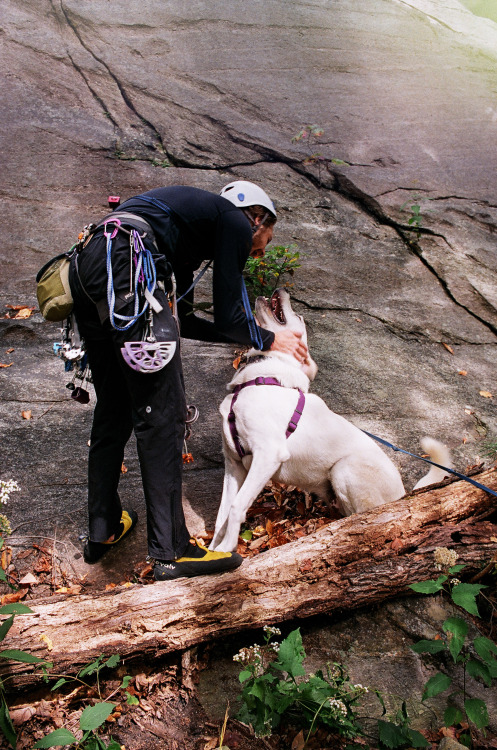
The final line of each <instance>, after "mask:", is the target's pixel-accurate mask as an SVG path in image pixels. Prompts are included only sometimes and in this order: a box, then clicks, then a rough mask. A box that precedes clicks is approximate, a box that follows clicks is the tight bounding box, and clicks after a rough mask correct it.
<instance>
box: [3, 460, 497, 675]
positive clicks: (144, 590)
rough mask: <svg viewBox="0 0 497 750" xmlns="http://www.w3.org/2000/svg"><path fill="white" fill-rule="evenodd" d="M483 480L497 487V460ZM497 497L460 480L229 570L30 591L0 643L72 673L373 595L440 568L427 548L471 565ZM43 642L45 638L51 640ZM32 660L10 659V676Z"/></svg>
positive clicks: (343, 606)
mask: <svg viewBox="0 0 497 750" xmlns="http://www.w3.org/2000/svg"><path fill="white" fill-rule="evenodd" d="M478 479H479V481H481V482H482V483H484V484H486V485H487V486H489V487H490V488H491V489H497V471H496V469H490V470H488V471H486V472H484V473H482V474H481V475H479V477H478ZM495 509H496V504H495V498H494V497H492V496H491V495H490V494H488V493H486V492H484V491H482V490H480V489H477V488H475V487H473V486H472V485H469V484H467V483H465V482H462V481H458V482H454V483H452V484H447V485H445V486H442V487H438V488H436V489H431V490H430V489H428V490H425V491H418V492H417V493H415V494H412V495H410V496H408V497H406V498H404V499H402V500H400V501H397V502H394V503H390V504H388V505H384V506H382V507H380V508H376V509H375V510H372V511H369V512H367V513H363V514H359V515H356V516H350V517H348V518H343V519H340V520H338V521H334V522H332V523H330V524H329V525H327V526H324V527H322V528H321V529H320V530H318V531H316V532H314V533H313V534H311V535H309V536H308V537H304V538H302V539H299V540H298V541H296V542H292V543H290V544H287V545H285V546H282V547H277V548H274V549H271V550H268V551H267V552H264V553H262V554H260V555H257V556H256V557H254V558H252V559H250V560H246V561H245V562H244V563H243V565H242V566H241V567H240V568H239V569H238V570H236V571H234V572H232V573H226V574H223V575H216V576H204V577H202V578H195V579H181V580H178V581H169V582H163V583H155V584H153V585H147V586H143V585H135V586H133V587H131V588H127V589H122V588H121V589H118V590H114V591H113V592H105V593H104V592H102V593H101V594H100V595H97V596H90V595H85V596H79V597H71V598H70V599H65V600H63V601H53V600H44V601H42V602H34V603H33V604H31V603H30V606H31V608H32V610H33V614H28V615H22V616H16V618H15V622H14V626H13V627H12V629H11V630H10V631H9V634H8V636H7V639H6V640H5V641H4V643H3V644H2V645H3V647H4V648H8V649H21V650H24V651H28V652H30V653H32V654H35V655H36V656H39V657H43V658H46V659H47V661H51V662H53V663H54V671H56V672H57V673H73V674H74V672H75V670H76V669H77V668H79V667H81V666H83V665H84V664H87V663H88V662H89V661H91V660H92V659H94V658H95V657H97V656H98V655H100V654H106V655H111V654H120V655H121V657H124V658H126V660H127V661H129V660H130V659H133V658H138V657H139V658H141V659H144V658H151V657H158V656H160V655H163V654H166V653H168V652H172V651H181V650H183V649H187V648H189V647H191V646H193V645H195V644H198V643H201V642H204V641H208V640H211V639H216V638H219V637H220V636H224V635H228V634H231V633H235V632H237V631H242V630H245V629H249V628H257V627H261V626H262V625H266V624H274V623H277V622H281V621H284V620H290V619H299V618H306V617H310V616H311V615H315V614H318V613H330V612H339V611H349V610H352V609H355V608H358V607H363V606H366V605H367V606H371V605H373V604H376V603H378V602H381V601H382V600H384V599H386V598H389V597H390V598H391V597H394V596H399V595H402V594H405V593H406V592H407V591H409V589H408V586H409V584H410V583H414V582H416V581H420V580H425V579H427V578H432V577H436V576H437V575H439V571H437V570H436V568H435V564H434V559H433V554H432V553H433V551H434V550H435V548H436V547H449V548H451V549H454V550H455V551H456V552H457V555H458V562H464V563H466V564H467V565H468V570H469V571H471V570H472V571H474V572H475V571H476V570H478V569H479V568H480V566H481V563H482V562H485V561H486V562H488V560H489V559H490V558H491V557H492V556H493V555H494V554H495V553H496V552H497V526H496V525H495V524H494V523H492V521H491V520H488V519H489V518H490V517H491V515H492V513H494V519H495ZM49 647H50V650H49ZM32 670H33V668H32V666H30V665H27V664H20V663H12V662H8V663H7V665H6V666H5V667H3V673H4V674H5V672H6V671H7V672H9V673H10V674H11V676H12V678H13V679H12V680H9V682H11V683H12V684H13V685H14V686H16V687H20V686H26V685H31V684H34V683H35V682H36V680H37V678H36V676H35V675H34V674H33V673H32Z"/></svg>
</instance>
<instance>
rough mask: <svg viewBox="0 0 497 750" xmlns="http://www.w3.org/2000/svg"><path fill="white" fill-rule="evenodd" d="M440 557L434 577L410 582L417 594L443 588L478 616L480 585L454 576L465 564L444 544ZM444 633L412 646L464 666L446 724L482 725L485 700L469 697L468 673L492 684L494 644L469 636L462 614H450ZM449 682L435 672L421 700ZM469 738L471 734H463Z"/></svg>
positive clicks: (485, 715) (495, 670)
mask: <svg viewBox="0 0 497 750" xmlns="http://www.w3.org/2000/svg"><path fill="white" fill-rule="evenodd" d="M437 553H438V559H439V561H440V562H439V567H440V566H441V565H443V562H444V561H445V563H446V567H445V571H444V573H443V574H442V575H440V576H439V577H438V578H437V579H432V580H428V581H422V582H420V583H414V584H412V585H411V586H410V588H411V589H412V590H413V591H416V592H417V593H419V594H435V593H437V592H443V593H445V594H446V595H448V596H449V597H450V599H451V600H452V602H453V603H454V604H455V605H456V606H458V607H460V608H461V609H463V610H465V611H466V612H468V613H469V614H471V615H475V616H476V617H479V616H480V614H479V612H478V605H477V598H478V596H479V595H481V592H482V589H484V588H486V587H485V586H483V585H482V584H479V583H462V582H461V581H460V580H459V579H458V578H455V576H456V575H457V574H458V573H459V572H460V571H461V570H463V569H464V567H465V566H464V565H453V564H450V563H451V562H455V553H454V552H453V551H451V550H447V549H446V548H443V547H442V548H439V549H437V550H435V556H436V557H435V559H437ZM447 563H448V564H447ZM442 630H443V634H442V636H441V637H440V638H437V639H434V640H421V641H419V642H418V643H415V644H414V645H413V646H411V649H412V650H413V651H414V652H415V653H418V654H432V655H435V654H443V653H448V654H450V656H451V657H452V660H453V662H454V663H455V664H460V665H461V666H462V670H463V680H462V682H463V688H462V690H460V689H457V690H454V691H453V692H451V693H450V694H449V696H448V698H447V707H446V709H445V712H444V723H445V726H447V727H450V726H457V725H460V724H462V723H463V722H464V721H467V722H469V723H470V724H472V725H474V726H475V727H476V728H477V729H484V728H485V727H486V726H488V724H489V716H488V709H487V705H486V703H485V701H483V700H481V699H480V698H469V697H468V695H467V691H466V677H467V675H469V676H471V677H473V678H475V679H480V680H482V681H483V682H484V683H485V685H486V686H487V687H491V686H492V680H493V679H495V678H496V677H497V658H496V657H497V646H496V645H495V643H494V642H493V641H491V640H490V639H489V638H486V637H484V636H481V635H479V636H477V637H475V638H474V639H473V640H472V641H471V640H470V639H469V638H468V631H469V626H468V623H467V622H466V621H465V620H464V619H463V618H461V617H449V618H448V619H447V620H445V622H444V623H443V625H442ZM451 685H452V678H451V677H449V675H447V674H444V673H443V672H437V674H435V675H433V676H432V677H430V678H429V680H428V681H427V682H426V684H425V686H424V689H423V695H422V698H421V700H423V701H425V700H427V699H428V698H433V697H435V696H437V695H440V694H441V693H443V692H445V691H446V690H448V689H449V688H450V687H451ZM461 693H462V707H459V706H458V705H456V702H455V697H456V696H457V695H458V694H461ZM462 739H463V740H466V741H467V742H471V737H470V736H465V737H463V738H462Z"/></svg>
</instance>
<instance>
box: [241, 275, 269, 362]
mask: <svg viewBox="0 0 497 750" xmlns="http://www.w3.org/2000/svg"><path fill="white" fill-rule="evenodd" d="M242 300H243V307H244V308H245V315H246V316H247V323H248V327H249V332H250V340H251V342H252V346H253V347H254V349H258V350H259V351H262V347H263V346H264V344H263V342H262V337H261V332H260V330H259V326H258V325H257V323H256V322H255V318H254V315H253V313H252V308H251V307H250V301H249V297H248V292H247V287H246V286H245V281H244V279H243V277H242Z"/></svg>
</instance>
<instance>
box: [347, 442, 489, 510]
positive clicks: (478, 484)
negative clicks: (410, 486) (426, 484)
mask: <svg viewBox="0 0 497 750" xmlns="http://www.w3.org/2000/svg"><path fill="white" fill-rule="evenodd" d="M362 432H364V434H365V435H368V437H370V438H373V440H376V441H377V442H378V443H381V444H382V445H385V446H386V447H387V448H391V449H392V450H393V451H396V452H398V453H405V454H406V456H411V458H418V459H419V460H420V461H424V462H425V463H426V464H431V465H432V466H437V467H438V468H439V469H443V470H444V471H448V472H449V474H454V476H456V477H458V478H459V479H464V481H465V482H469V483H470V484H474V486H475V487H478V489H480V490H484V491H485V492H488V493H489V494H490V495H493V496H494V497H497V492H494V490H491V489H490V487H487V486H486V485H485V484H480V482H477V481H476V480H475V479H471V477H467V476H466V474H461V473H460V472H458V471H455V470H454V469H449V468H448V467H447V466H442V465H441V464H436V463H435V461H430V459H429V458H423V456H417V455H416V454H415V453H409V451H405V450H404V449H403V448H398V447H397V446H396V445H392V443H388V442H387V441H386V440H383V438H380V437H377V436H376V435H373V434H372V433H371V432H367V431H366V430H362Z"/></svg>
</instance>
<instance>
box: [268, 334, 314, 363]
mask: <svg viewBox="0 0 497 750" xmlns="http://www.w3.org/2000/svg"><path fill="white" fill-rule="evenodd" d="M270 348H271V349H272V351H277V352H283V353H284V354H292V355H293V356H294V357H295V359H298V361H299V362H305V361H306V360H307V358H308V356H309V351H308V349H307V346H306V345H305V343H304V342H303V341H302V334H301V333H297V332H295V331H289V330H285V329H283V330H281V331H277V332H276V333H275V334H274V341H273V343H272V344H271V347H270Z"/></svg>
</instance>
